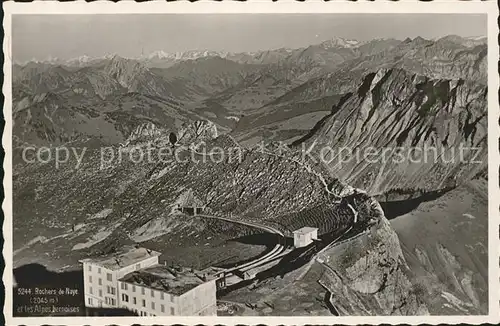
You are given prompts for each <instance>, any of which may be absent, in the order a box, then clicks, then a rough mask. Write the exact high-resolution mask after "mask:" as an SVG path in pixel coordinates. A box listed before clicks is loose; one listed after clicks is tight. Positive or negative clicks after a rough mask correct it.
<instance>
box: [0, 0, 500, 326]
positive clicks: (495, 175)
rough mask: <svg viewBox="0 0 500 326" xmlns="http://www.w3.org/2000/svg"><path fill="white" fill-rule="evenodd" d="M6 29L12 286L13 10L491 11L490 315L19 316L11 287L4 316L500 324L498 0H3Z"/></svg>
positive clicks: (7, 231) (35, 320) (44, 320)
mask: <svg viewBox="0 0 500 326" xmlns="http://www.w3.org/2000/svg"><path fill="white" fill-rule="evenodd" d="M3 9H4V20H3V27H4V31H5V38H4V42H3V53H4V58H5V59H4V60H5V61H4V66H3V70H4V84H3V94H4V96H5V103H4V116H5V128H4V132H3V137H2V144H3V147H4V150H5V160H4V163H3V167H4V171H5V176H4V181H3V185H4V192H5V199H4V202H3V204H2V208H3V212H4V216H5V221H4V225H3V236H4V239H5V244H4V249H3V256H4V259H5V270H4V274H3V282H4V284H12V278H13V274H12V272H11V271H12V252H13V249H12V163H11V162H12V143H11V139H12V119H11V116H12V103H11V101H12V97H11V85H12V76H11V70H10V67H11V16H12V14H139V13H140V14H148V13H154V14H158V13H192V14H205V13H225V14H230V13H372V14H373V13H429V14H432V13H484V14H487V15H488V88H489V91H488V157H489V162H488V197H489V200H488V210H489V220H488V257H489V261H488V287H489V314H488V315H485V316H375V317H361V316H353V317H351V316H349V317H335V316H318V317H315V316H314V317H313V316H301V317H297V316H279V317H241V316H238V317H181V316H172V317H13V316H12V309H13V306H12V295H13V293H12V291H11V290H10V288H11V286H6V287H5V289H6V298H5V306H4V316H5V321H6V324H7V325H20V324H23V325H41V324H65V325H82V324H91V325H109V324H119V325H130V324H133V323H136V324H186V325H188V324H206V325H214V324H225V325H231V324H267V325H277V324H293V325H301V324H333V323H335V324H348V325H355V324H380V323H388V324H400V323H406V324H421V323H428V324H440V323H449V324H455V323H469V324H480V323H498V322H499V321H500V309H499V302H500V301H499V299H500V282H499V277H500V273H499V269H500V268H499V254H500V245H499V243H500V241H499V222H500V217H499V207H500V190H499V186H498V180H499V162H500V155H499V152H498V149H499V146H498V145H499V143H498V139H499V137H500V128H499V125H498V122H499V117H500V110H499V107H498V88H499V78H498V73H497V71H496V69H497V62H498V58H499V49H498V44H497V35H498V26H497V22H496V19H497V17H498V7H497V4H496V1H486V2H479V1H469V2H463V1H446V2H444V1H443V2H437V1H434V2H419V1H414V0H406V1H404V2H390V1H381V0H380V1H379V0H377V1H375V2H363V3H359V2H356V3H352V2H348V1H342V0H339V1H331V2H323V1H318V0H313V1H307V2H306V3H300V2H295V1H279V2H277V3H273V2H270V1H266V2H260V1H259V2H257V1H254V2H246V3H241V2H229V1H223V2H196V3H190V2H187V1H183V2H174V3H170V2H159V1H153V2H146V3H135V2H128V1H122V2H119V3H112V2H100V1H98V2H92V3H85V2H81V1H77V2H71V3H59V2H53V1H37V2H32V3H12V2H7V3H3Z"/></svg>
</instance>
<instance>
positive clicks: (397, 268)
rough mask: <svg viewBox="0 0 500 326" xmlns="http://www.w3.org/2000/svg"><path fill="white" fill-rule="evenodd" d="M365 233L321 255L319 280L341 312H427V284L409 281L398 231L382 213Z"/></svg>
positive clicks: (416, 313)
mask: <svg viewBox="0 0 500 326" xmlns="http://www.w3.org/2000/svg"><path fill="white" fill-rule="evenodd" d="M378 218H379V220H378V224H377V225H374V226H372V228H371V229H370V231H369V232H367V233H364V234H362V235H360V236H358V237H357V238H355V239H353V240H350V241H348V242H346V243H345V244H340V245H339V246H337V247H334V248H332V249H330V250H328V251H327V252H325V253H324V254H323V255H321V256H320V257H319V260H320V262H321V264H322V265H323V266H324V267H325V269H324V270H325V272H324V273H323V275H322V277H321V278H320V280H319V283H320V284H321V285H323V287H324V288H325V289H326V290H328V291H329V293H330V294H331V296H330V302H331V303H332V305H333V306H334V307H335V309H336V310H337V312H338V314H339V315H344V316H348V315H350V316H352V315H425V314H428V313H429V312H428V309H427V306H426V303H425V296H426V293H425V291H426V290H425V288H423V287H421V286H420V285H419V284H417V283H414V282H412V280H411V275H410V272H409V268H408V265H407V264H406V261H405V258H404V256H403V253H402V250H401V247H400V245H399V240H398V237H397V235H396V233H395V232H394V231H393V230H392V228H391V227H390V225H389V223H388V221H387V220H386V219H385V217H384V216H383V215H381V216H379V217H378Z"/></svg>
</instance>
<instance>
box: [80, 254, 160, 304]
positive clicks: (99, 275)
mask: <svg viewBox="0 0 500 326" xmlns="http://www.w3.org/2000/svg"><path fill="white" fill-rule="evenodd" d="M159 256H160V253H159V252H156V251H153V250H149V249H146V248H140V247H135V246H125V247H123V248H121V249H119V250H117V251H115V252H113V253H110V254H108V255H103V256H99V257H94V258H86V259H82V260H80V262H81V263H82V264H83V284H84V295H85V306H87V307H94V308H95V307H104V308H105V307H109V308H113V307H119V305H118V303H119V300H118V298H119V291H118V280H119V279H120V278H122V277H123V276H125V275H126V274H128V273H130V272H133V271H136V270H139V269H141V268H145V267H149V266H152V265H155V264H158V257H159Z"/></svg>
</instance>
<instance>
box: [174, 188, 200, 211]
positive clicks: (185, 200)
mask: <svg viewBox="0 0 500 326" xmlns="http://www.w3.org/2000/svg"><path fill="white" fill-rule="evenodd" d="M179 205H180V206H181V207H203V206H204V205H203V202H202V201H201V200H200V199H198V198H197V197H196V196H195V195H194V193H193V190H192V189H189V190H188V191H186V192H185V193H183V194H182V195H181V198H180V202H179Z"/></svg>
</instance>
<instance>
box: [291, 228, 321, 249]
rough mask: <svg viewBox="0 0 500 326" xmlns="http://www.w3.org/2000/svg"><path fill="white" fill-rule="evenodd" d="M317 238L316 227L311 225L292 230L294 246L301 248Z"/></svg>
mask: <svg viewBox="0 0 500 326" xmlns="http://www.w3.org/2000/svg"><path fill="white" fill-rule="evenodd" d="M317 239H318V229H317V228H312V227H307V226H306V227H303V228H301V229H298V230H296V231H293V245H294V246H295V248H302V247H306V246H308V245H310V244H311V243H312V242H313V240H317Z"/></svg>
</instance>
